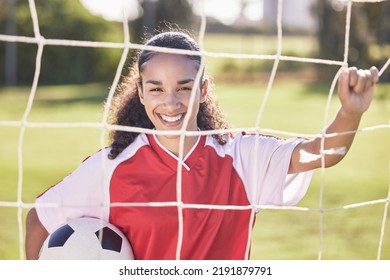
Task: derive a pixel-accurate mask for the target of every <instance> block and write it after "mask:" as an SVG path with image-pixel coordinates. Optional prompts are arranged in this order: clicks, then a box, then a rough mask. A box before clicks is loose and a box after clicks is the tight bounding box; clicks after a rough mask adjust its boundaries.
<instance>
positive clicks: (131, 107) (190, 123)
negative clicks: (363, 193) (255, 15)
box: [26, 31, 378, 259]
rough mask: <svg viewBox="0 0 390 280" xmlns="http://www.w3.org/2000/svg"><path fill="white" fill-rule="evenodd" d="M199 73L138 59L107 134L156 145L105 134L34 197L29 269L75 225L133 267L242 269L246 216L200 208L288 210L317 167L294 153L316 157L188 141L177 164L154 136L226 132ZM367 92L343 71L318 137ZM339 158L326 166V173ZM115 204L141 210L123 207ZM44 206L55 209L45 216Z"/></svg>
mask: <svg viewBox="0 0 390 280" xmlns="http://www.w3.org/2000/svg"><path fill="white" fill-rule="evenodd" d="M146 46H157V47H165V48H172V49H184V50H190V51H199V47H198V45H197V43H196V42H195V41H194V40H193V39H192V38H191V37H190V36H188V35H187V34H185V33H183V32H173V31H170V32H164V33H160V34H158V35H156V36H154V37H152V38H151V39H150V40H149V41H148V42H147V43H146ZM200 66H201V58H200V56H198V55H196V54H194V55H192V54H191V55H180V54H170V53H164V52H157V51H150V50H143V51H141V52H140V54H139V57H138V59H137V61H136V63H135V64H134V66H133V67H132V68H131V70H130V72H129V74H128V76H127V77H125V78H124V80H123V82H122V83H121V85H120V86H119V87H118V94H117V96H116V99H115V100H114V102H113V113H114V120H113V123H114V124H117V125H123V126H133V127H141V128H148V129H155V132H156V133H150V134H145V133H134V132H124V131H119V130H118V131H113V132H112V143H111V145H110V147H108V148H106V149H103V150H101V151H99V152H97V153H96V154H94V155H92V156H91V157H89V158H88V159H86V160H85V161H84V162H83V163H82V164H81V165H80V166H79V168H77V169H76V170H75V171H74V172H73V173H72V174H71V175H69V176H67V177H66V178H65V179H63V180H62V181H61V182H60V183H58V184H56V185H54V186H52V187H51V188H49V189H48V190H46V191H45V192H44V193H43V194H41V195H40V196H39V197H38V198H37V200H36V207H35V208H33V209H31V210H30V212H29V214H28V216H27V221H26V226H27V235H26V253H27V258H28V259H36V258H38V254H39V250H40V247H41V245H42V243H43V241H44V239H45V238H46V237H47V236H48V234H49V233H51V232H53V231H54V230H55V229H57V228H58V227H59V226H61V225H62V224H64V223H66V222H67V221H68V220H69V219H72V218H77V217H82V216H91V217H98V218H102V219H104V220H106V221H109V222H110V223H112V224H114V225H116V226H117V227H119V228H120V229H121V230H122V231H123V232H124V233H125V235H126V236H127V237H128V239H129V240H130V242H131V245H132V247H133V251H134V255H135V257H136V259H175V258H177V257H178V258H180V259H245V258H248V250H247V247H248V236H250V235H249V231H250V230H251V227H252V221H253V220H252V219H251V214H252V209H250V208H245V207H242V208H241V209H238V210H237V209H235V210H232V209H229V208H227V209H223V207H222V208H216V207H214V208H213V207H204V206H205V205H206V206H212V205H217V206H231V205H234V206H248V205H294V204H296V203H297V202H298V201H299V200H300V199H301V198H302V197H303V196H304V194H305V193H306V190H307V187H308V185H309V183H310V179H311V170H313V169H315V168H319V167H321V160H320V159H318V160H315V161H311V162H303V161H301V160H300V153H301V152H302V151H305V152H308V153H311V154H320V152H321V138H316V139H312V140H305V139H290V140H282V139H277V138H275V137H271V136H263V135H248V134H245V133H239V134H237V135H235V136H234V137H233V136H232V135H220V134H216V135H208V136H204V135H203V136H199V135H196V133H195V134H192V135H191V136H185V137H184V142H183V143H184V146H183V148H184V149H183V150H182V155H183V157H182V159H181V158H180V157H179V154H180V142H181V137H180V135H177V134H175V133H165V134H164V133H161V132H167V131H168V132H172V131H178V130H180V129H182V127H183V125H184V124H186V127H185V129H186V131H193V132H196V131H199V130H200V131H204V130H213V129H225V128H228V124H227V122H226V120H225V119H224V118H223V115H222V113H221V111H220V110H219V108H218V106H217V105H216V103H215V100H214V98H213V96H212V92H211V81H210V80H209V79H208V78H207V77H206V76H205V75H204V73H203V69H200ZM198 72H199V73H201V77H200V79H197V74H198ZM377 81H378V71H377V69H376V68H375V67H372V68H371V69H370V70H357V69H356V68H348V69H344V70H343V72H342V73H341V75H340V78H339V87H338V94H339V97H340V101H341V108H340V110H339V111H338V113H337V115H336V117H335V119H334V121H333V122H332V124H331V125H330V126H329V127H328V129H327V133H335V132H343V131H355V130H356V129H357V128H358V125H359V121H360V119H361V116H362V114H363V113H364V112H365V111H366V110H367V109H368V107H369V105H370V102H371V99H372V95H373V92H374V84H375V83H376V82H377ZM192 91H194V94H195V96H194V99H193V102H191V92H192ZM159 132H160V133H159ZM353 138H354V134H353V133H349V134H341V135H339V136H337V137H331V138H326V139H325V142H324V149H325V150H328V149H331V148H338V147H345V148H346V149H347V150H348V149H349V147H350V146H351V144H352V141H353ZM343 156H344V155H326V156H325V165H326V167H329V166H332V165H334V164H336V163H338V162H339V161H340V160H341V159H342V158H343ZM102 167H104V170H103V169H102ZM178 168H181V177H180V179H181V190H180V192H179V193H178V192H177V180H178V175H177V173H178V170H179V169H178ZM178 201H179V202H180V203H179V204H178V203H177V202H178ZM126 202H131V203H141V204H139V205H128V206H126V205H125V204H123V203H126ZM45 203H57V204H58V205H59V206H60V207H58V208H50V207H45V206H44V204H45ZM148 203H150V205H148ZM152 203H153V204H152ZM159 203H160V204H159ZM164 203H168V204H164ZM181 203H182V204H181ZM196 205H202V206H203V207H196ZM181 206H183V207H181ZM180 225H182V232H181V229H180ZM179 229H180V230H179ZM179 233H180V234H182V235H180V236H179ZM178 240H179V241H180V242H178ZM178 244H179V245H180V247H179V249H180V250H179V255H177V248H178V247H177V246H178Z"/></svg>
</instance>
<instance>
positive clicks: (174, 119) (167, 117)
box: [160, 114, 183, 122]
mask: <svg viewBox="0 0 390 280" xmlns="http://www.w3.org/2000/svg"><path fill="white" fill-rule="evenodd" d="M160 116H161V118H162V119H163V120H164V121H166V122H177V121H178V120H180V119H181V118H182V117H183V114H179V115H177V116H173V117H171V116H166V115H160Z"/></svg>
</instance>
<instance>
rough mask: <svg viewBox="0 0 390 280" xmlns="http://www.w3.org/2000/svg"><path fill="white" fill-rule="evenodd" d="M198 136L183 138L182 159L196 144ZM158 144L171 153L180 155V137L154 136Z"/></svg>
mask: <svg viewBox="0 0 390 280" xmlns="http://www.w3.org/2000/svg"><path fill="white" fill-rule="evenodd" d="M199 137H200V136H185V138H184V147H183V148H184V149H183V158H185V157H186V156H187V154H188V153H189V152H190V151H191V149H192V148H193V147H194V145H195V144H196V143H197V141H198V139H199ZM156 138H157V140H158V142H160V144H161V145H163V146H164V147H165V148H166V149H167V150H169V151H170V152H171V153H173V154H175V155H176V156H179V153H180V138H181V137H180V136H179V135H156Z"/></svg>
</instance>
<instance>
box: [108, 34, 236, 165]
mask: <svg viewBox="0 0 390 280" xmlns="http://www.w3.org/2000/svg"><path fill="white" fill-rule="evenodd" d="M145 45H146V46H157V47H165V48H173V49H182V50H191V51H199V46H198V44H197V43H196V42H195V40H193V39H192V37H191V36H189V35H188V34H186V33H184V32H183V31H168V32H163V33H160V34H158V35H156V36H154V37H152V38H151V39H150V40H149V41H147V42H146V44H145ZM155 54H156V52H155V51H150V50H142V51H141V52H139V54H138V57H137V58H136V60H135V62H134V63H133V64H132V66H131V67H130V68H129V73H128V74H127V75H126V76H125V77H123V78H122V80H121V83H120V84H119V85H118V87H117V91H116V94H115V96H114V98H113V101H112V104H111V107H110V108H111V121H110V122H111V124H114V125H120V126H132V127H140V128H147V129H153V128H154V126H153V124H152V122H151V121H150V120H149V118H148V116H147V114H146V111H145V107H144V105H143V104H141V101H140V98H139V95H138V86H137V85H138V84H139V83H140V82H141V77H140V73H141V72H142V65H143V64H144V63H145V62H146V61H148V60H149V59H150V58H151V57H152V56H153V55H155ZM186 56H187V57H188V58H189V59H191V60H194V61H196V62H198V65H199V67H200V61H201V57H200V56H199V55H186ZM203 76H205V75H204V74H203ZM204 79H208V81H209V83H208V84H209V86H208V93H207V94H206V100H205V102H203V103H201V104H200V106H199V112H198V115H197V124H198V127H199V129H201V130H214V129H228V128H229V124H228V122H227V120H226V119H225V117H224V115H223V113H222V111H221V110H220V108H219V106H218V104H217V102H216V98H215V96H214V94H213V92H212V90H213V84H212V81H211V79H210V78H206V77H203V78H202V79H201V81H203V80H204ZM138 134H139V133H137V132H127V131H122V130H112V131H111V132H110V141H111V151H110V154H109V155H108V158H109V159H115V158H116V157H117V156H118V155H119V154H120V153H121V152H122V151H123V150H124V149H125V148H126V147H127V146H128V145H130V144H131V143H132V142H133V141H134V140H135V138H136V137H137V136H138ZM213 137H214V138H215V139H217V141H218V143H219V144H221V145H224V144H226V139H225V137H224V135H223V134H215V135H213Z"/></svg>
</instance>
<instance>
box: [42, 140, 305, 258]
mask: <svg viewBox="0 0 390 280" xmlns="http://www.w3.org/2000/svg"><path fill="white" fill-rule="evenodd" d="M300 141H302V140H301V139H291V140H280V139H277V138H275V137H271V136H264V135H246V134H244V133H241V134H238V135H236V136H235V138H234V139H230V138H229V140H228V143H227V144H226V145H220V144H218V143H217V142H216V140H215V139H214V138H213V137H211V136H200V137H199V139H198V141H197V143H196V145H195V146H194V147H193V149H192V150H191V151H190V152H189V153H188V155H187V156H186V158H185V159H184V160H183V162H182V165H181V168H182V177H181V182H182V188H181V201H182V202H183V207H184V208H183V216H182V217H183V240H182V246H181V251H180V258H181V259H244V258H245V257H246V256H245V251H246V246H247V243H248V231H249V230H251V226H252V225H250V224H249V223H250V216H251V209H244V210H242V209H239V210H231V209H207V207H203V208H201V209H199V208H193V207H185V206H186V204H191V205H192V206H193V205H196V204H202V205H203V206H204V205H222V206H224V205H227V206H231V205H235V206H237V205H239V206H245V205H250V204H252V205H254V204H255V205H294V204H296V203H297V202H298V201H299V200H300V199H301V198H302V197H303V196H304V194H305V193H306V190H307V187H308V185H309V183H310V179H311V174H312V172H311V171H309V172H305V173H299V174H294V175H288V174H287V172H288V167H289V163H290V158H291V153H292V151H293V149H294V147H295V146H296V145H297V144H298V143H300ZM108 152H109V148H107V149H104V150H101V151H99V152H97V153H96V154H94V155H93V156H91V157H89V158H88V159H86V160H85V161H84V162H83V163H82V164H81V165H80V166H79V168H77V169H76V170H75V171H74V172H73V173H72V174H70V175H69V176H67V177H66V178H64V180H62V181H61V182H59V183H58V184H56V185H54V186H53V187H51V188H49V189H48V190H47V191H46V192H44V193H43V194H42V195H40V196H39V197H38V198H37V200H36V209H37V212H38V216H39V219H40V221H41V222H42V224H43V225H44V226H45V228H46V229H47V230H48V231H49V232H52V231H54V230H55V229H57V228H58V227H59V226H60V225H61V224H63V223H65V222H66V221H67V220H69V219H71V218H76V217H80V216H92V217H100V218H103V219H104V220H107V221H109V222H110V223H112V224H114V225H116V226H117V227H119V228H120V229H121V230H122V231H123V232H124V233H125V234H126V236H127V237H128V238H129V240H130V242H131V244H132V247H133V251H134V255H135V258H136V259H175V256H176V248H177V244H178V233H179V218H178V217H179V215H178V214H179V212H178V207H177V206H176V205H175V203H176V202H177V200H178V197H177V179H178V178H177V170H178V160H179V159H178V158H177V157H176V156H175V155H174V154H172V153H171V152H169V151H168V150H166V149H165V148H164V147H163V146H162V145H161V144H160V143H159V142H158V140H157V139H156V137H155V136H154V135H146V134H140V135H139V136H138V137H137V138H136V140H135V141H134V142H133V143H132V144H130V145H129V146H128V147H127V148H126V149H125V150H124V151H123V152H122V153H121V154H120V155H119V156H118V157H117V158H115V159H114V160H109V159H108V158H107V154H108ZM125 202H131V203H133V202H135V203H154V202H158V203H160V202H163V203H164V202H171V204H166V205H160V204H153V205H152V206H145V205H144V204H143V205H135V206H134V205H131V206H123V204H120V203H125ZM46 203H57V204H58V205H59V206H60V207H54V208H52V207H45V205H44V204H46ZM110 204H111V207H110ZM205 208H206V209H205Z"/></svg>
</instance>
